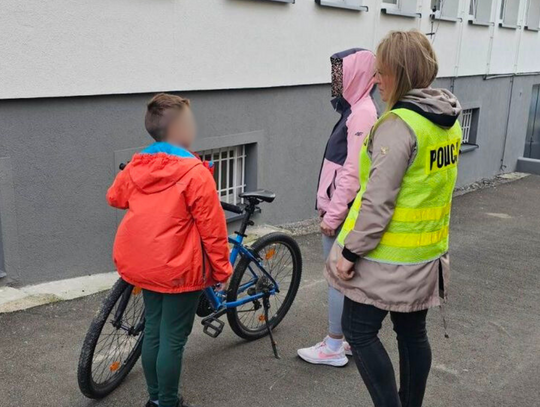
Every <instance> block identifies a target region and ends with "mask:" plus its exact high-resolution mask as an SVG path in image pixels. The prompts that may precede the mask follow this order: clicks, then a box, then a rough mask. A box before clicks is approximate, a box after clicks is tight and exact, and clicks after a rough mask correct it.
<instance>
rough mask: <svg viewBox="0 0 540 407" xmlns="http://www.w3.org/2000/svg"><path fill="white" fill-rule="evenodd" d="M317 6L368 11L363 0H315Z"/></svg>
mask: <svg viewBox="0 0 540 407" xmlns="http://www.w3.org/2000/svg"><path fill="white" fill-rule="evenodd" d="M315 3H317V4H318V5H319V6H322V7H334V8H342V9H346V10H354V11H368V10H369V8H368V7H367V6H364V1H363V0H315Z"/></svg>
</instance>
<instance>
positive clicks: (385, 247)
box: [338, 109, 462, 264]
mask: <svg viewBox="0 0 540 407" xmlns="http://www.w3.org/2000/svg"><path fill="white" fill-rule="evenodd" d="M388 114H395V115H397V116H399V117H400V118H401V119H402V120H403V121H404V122H405V123H407V124H408V125H409V127H410V128H411V129H412V130H413V132H414V134H415V136H416V145H417V154H416V157H415V159H414V161H413V162H412V163H411V164H410V166H409V168H408V169H407V171H406V173H405V176H404V178H403V181H402V183H401V189H400V192H399V194H398V197H397V201H396V207H395V210H394V215H393V216H392V220H391V221H390V223H389V225H388V227H387V228H386V231H385V233H384V234H383V236H382V238H381V241H380V243H379V245H378V246H377V247H376V248H375V249H374V250H373V251H371V252H369V253H367V254H366V255H365V256H363V257H364V258H366V259H369V260H373V261H379V262H383V263H393V264H416V263H424V262H428V261H432V260H435V259H438V258H439V257H441V256H442V255H443V254H444V253H446V252H447V251H448V228H449V225H450V209H451V205H452V193H453V190H454V187H455V184H456V178H457V164H458V157H459V148H460V144H461V136H462V135H461V126H460V124H459V122H457V121H456V123H455V124H454V126H453V127H451V128H450V129H445V128H442V127H439V126H437V125H436V124H434V123H432V122H431V121H429V120H428V119H426V118H425V117H423V116H421V115H420V114H418V113H416V112H413V111H412V110H408V109H395V110H392V111H391V112H389V113H387V114H385V115H383V116H382V117H381V118H380V119H379V121H378V122H377V123H376V124H375V126H374V127H373V130H372V131H371V134H370V135H369V137H367V138H366V140H365V142H364V145H363V147H362V150H361V152H360V177H359V178H360V186H361V187H360V192H359V193H358V195H357V196H356V199H355V200H354V203H353V205H352V207H351V209H350V211H349V215H348V217H347V219H346V220H345V223H344V225H343V228H342V231H341V233H340V234H339V236H338V243H339V244H341V246H344V243H345V239H346V237H347V235H348V234H349V233H350V232H351V230H353V229H354V225H355V223H356V219H357V218H358V216H362V196H363V195H364V192H365V191H366V187H367V185H368V179H369V173H370V170H371V157H370V156H369V154H368V145H369V142H370V139H371V137H373V134H374V133H375V130H376V129H377V126H378V125H379V124H380V123H381V122H382V121H383V120H384V119H385V118H386V117H387V115H388Z"/></svg>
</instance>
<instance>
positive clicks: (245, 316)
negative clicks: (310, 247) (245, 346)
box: [227, 233, 302, 340]
mask: <svg viewBox="0 0 540 407" xmlns="http://www.w3.org/2000/svg"><path fill="white" fill-rule="evenodd" d="M251 249H252V251H253V252H254V253H255V255H256V256H258V257H259V258H260V259H261V264H262V266H263V268H264V269H265V270H266V272H267V273H268V274H270V275H271V276H272V278H273V279H274V280H275V281H276V283H277V284H278V286H279V292H276V293H275V294H273V295H272V296H271V297H270V313H269V325H270V328H271V329H274V328H276V327H277V326H278V325H279V324H280V322H281V321H282V320H283V318H284V317H285V315H287V312H289V309H290V308H291V306H292V304H293V302H294V299H295V297H296V294H297V292H298V288H299V287H300V281H301V279H302V255H301V252H300V247H299V246H298V243H296V241H295V240H294V239H293V238H292V237H291V236H289V235H286V234H284V233H271V234H269V235H266V236H263V237H262V238H260V239H259V240H257V241H256V242H255V243H254V244H253V246H252V247H251ZM265 280H269V279H268V278H267V277H265V275H264V273H263V272H262V271H261V270H260V269H259V268H258V267H257V266H256V265H255V264H253V263H252V262H251V260H250V259H248V258H246V257H243V258H242V259H241V260H240V262H239V263H238V265H237V267H236V268H235V271H234V274H233V276H232V278H231V283H230V286H229V291H228V295H227V302H228V303H231V302H234V301H237V300H240V299H242V298H243V297H245V296H248V295H250V293H254V292H260V289H261V288H262V287H263V285H264V284H265V283H266V282H267V281H265ZM227 319H228V320H229V325H230V326H231V328H232V330H233V331H234V333H236V334H237V335H238V336H240V337H241V338H244V339H247V340H255V339H259V338H262V337H264V336H266V335H267V334H268V331H267V329H266V318H265V315H264V309H263V307H262V300H256V301H252V302H248V303H246V304H244V305H241V306H239V307H237V308H233V309H230V310H229V311H228V312H227Z"/></svg>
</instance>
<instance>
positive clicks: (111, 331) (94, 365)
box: [77, 279, 144, 399]
mask: <svg viewBox="0 0 540 407" xmlns="http://www.w3.org/2000/svg"><path fill="white" fill-rule="evenodd" d="M143 336H144V301H143V295H142V290H141V289H140V288H138V287H133V286H132V285H130V284H128V283H126V282H125V281H124V280H122V279H120V280H118V281H117V282H116V284H115V285H114V286H113V288H112V289H111V291H110V292H109V294H108V295H107V297H106V298H105V300H104V301H103V305H102V307H101V310H100V311H99V313H98V314H97V315H96V317H95V318H94V320H93V321H92V324H91V325H90V328H89V329H88V333H87V334H86V338H85V339H84V343H83V347H82V351H81V356H80V359H79V367H78V373H77V376H78V382H79V388H80V390H81V392H82V393H83V394H84V395H85V396H86V397H88V398H91V399H100V398H103V397H105V396H107V395H108V394H110V393H111V392H112V391H113V390H115V389H116V388H117V387H118V386H119V385H120V384H121V383H122V381H123V380H124V379H125V378H126V376H127V375H128V373H129V372H130V371H131V369H132V368H133V366H134V365H135V363H136V362H137V360H138V359H139V357H140V355H141V348H142V340H143Z"/></svg>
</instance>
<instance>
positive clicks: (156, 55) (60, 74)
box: [0, 0, 540, 99]
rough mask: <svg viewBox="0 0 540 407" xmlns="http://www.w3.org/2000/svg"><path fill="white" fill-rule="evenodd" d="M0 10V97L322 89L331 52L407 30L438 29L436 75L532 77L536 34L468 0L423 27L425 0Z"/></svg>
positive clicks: (196, 1) (13, 0)
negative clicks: (481, 13) (484, 23)
mask: <svg viewBox="0 0 540 407" xmlns="http://www.w3.org/2000/svg"><path fill="white" fill-rule="evenodd" d="M521 2H522V3H523V4H522V6H521V9H522V10H524V9H525V7H526V6H525V2H526V0H521ZM1 3H2V4H1V5H0V38H1V41H0V99H9V98H32V97H49V96H50V97H54V96H75V95H91V94H114V93H140V92H155V91H160V90H164V91H172V90H204V89H230V88H254V87H273V86H289V85H301V84H313V83H325V82H328V81H329V76H330V75H329V73H330V72H329V71H330V69H329V56H330V55H331V54H332V53H334V52H337V51H340V50H344V49H346V48H351V47H365V48H373V47H375V46H376V44H377V43H378V41H379V40H380V38H381V37H383V36H384V35H385V34H386V33H387V32H388V31H389V30H396V29H410V28H420V29H421V30H422V31H423V32H426V33H428V32H431V31H432V30H433V31H434V32H435V31H436V32H437V35H436V36H434V38H435V39H434V41H435V42H434V45H435V48H436V50H437V52H438V55H439V59H440V62H441V69H440V76H453V75H454V74H456V72H457V74H458V75H478V74H485V73H488V72H489V73H507V72H513V71H514V70H515V65H516V62H517V71H518V72H525V71H540V47H539V46H538V45H539V41H540V40H539V38H540V34H539V33H537V32H533V31H530V32H526V33H523V35H522V33H521V31H522V30H523V28H522V27H521V26H522V25H523V24H521V26H520V27H519V28H518V29H516V30H510V29H504V28H499V27H498V24H497V25H496V26H492V27H479V26H472V25H470V24H469V23H468V14H469V13H468V12H469V0H461V1H460V5H459V8H458V15H459V16H460V17H459V19H461V20H459V21H457V22H446V21H445V22H437V21H435V22H434V23H433V28H432V24H431V21H430V19H429V14H430V7H431V1H430V0H421V1H419V2H418V3H416V4H417V7H416V9H415V7H414V4H415V3H414V0H407V2H402V3H403V4H401V3H400V1H399V0H396V1H394V2H393V3H396V4H390V5H388V4H385V5H384V7H390V8H392V7H393V9H394V11H396V10H397V11H399V10H400V7H402V6H403V7H404V5H406V8H407V10H406V11H407V12H408V13H409V14H411V12H413V13H414V11H415V10H416V11H418V12H419V13H421V14H422V18H411V17H407V18H406V17H402V16H395V15H391V16H390V15H384V14H381V12H380V10H381V7H382V6H383V3H382V1H381V0H365V1H363V2H362V4H363V5H365V6H367V7H368V8H369V11H362V12H359V11H353V10H346V9H339V8H333V7H321V6H319V5H317V4H315V1H314V0H298V1H296V4H288V3H278V2H262V1H252V0H170V1H154V0H115V1H109V0H79V1H74V0H49V1H48V2H42V1H39V0H26V1H23V2H21V1H20V0H2V1H1ZM400 4H401V6H400ZM499 6H500V0H499V1H498V2H496V5H495V6H494V7H493V9H494V10H493V14H496V13H498V11H497V10H496V9H497V8H498V7H499ZM442 7H444V3H443V5H442ZM443 11H444V9H443ZM443 14H445V13H444V12H443ZM451 14H453V12H452V13H451ZM523 18H524V13H523V12H521V13H520V18H519V22H520V23H521V22H523V21H522V20H523ZM492 33H493V44H492V42H491V34H492ZM521 36H522V37H523V38H522V40H521V42H522V44H521V46H519V44H520V40H519V38H520V37H521ZM517 50H520V51H521V53H522V54H523V53H525V54H523V55H519V57H517V55H516V54H515V52H517ZM509 53H511V54H512V55H510V56H509ZM488 65H489V66H490V67H489V71H488Z"/></svg>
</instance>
